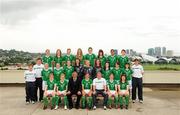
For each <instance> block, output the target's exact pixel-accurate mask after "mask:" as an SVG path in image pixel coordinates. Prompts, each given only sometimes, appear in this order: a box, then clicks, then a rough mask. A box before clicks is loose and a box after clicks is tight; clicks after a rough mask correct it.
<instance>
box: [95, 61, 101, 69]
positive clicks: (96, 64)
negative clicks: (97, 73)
mask: <svg viewBox="0 0 180 115" xmlns="http://www.w3.org/2000/svg"><path fill="white" fill-rule="evenodd" d="M98 60H99V65H100V67H101V61H100V59H96V60H95V67H98V66H97V61H98Z"/></svg>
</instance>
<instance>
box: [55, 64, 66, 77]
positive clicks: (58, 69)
mask: <svg viewBox="0 0 180 115" xmlns="http://www.w3.org/2000/svg"><path fill="white" fill-rule="evenodd" d="M63 72H64V70H63V67H61V66H60V63H57V64H56V68H55V69H54V79H55V81H59V80H60V77H59V76H60V75H61V74H62V73H63Z"/></svg>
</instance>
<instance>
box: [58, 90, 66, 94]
mask: <svg viewBox="0 0 180 115" xmlns="http://www.w3.org/2000/svg"><path fill="white" fill-rule="evenodd" d="M58 93H59V94H60V95H65V94H66V91H65V90H64V91H58Z"/></svg>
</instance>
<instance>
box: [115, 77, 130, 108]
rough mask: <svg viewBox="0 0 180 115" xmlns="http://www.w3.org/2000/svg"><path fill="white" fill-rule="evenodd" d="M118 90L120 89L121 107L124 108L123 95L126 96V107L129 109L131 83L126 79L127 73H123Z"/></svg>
mask: <svg viewBox="0 0 180 115" xmlns="http://www.w3.org/2000/svg"><path fill="white" fill-rule="evenodd" d="M118 90H119V102H120V108H121V109H123V104H124V103H123V102H124V100H123V97H125V106H126V109H128V105H129V85H128V82H127V81H126V75H121V78H120V81H119V85H118Z"/></svg>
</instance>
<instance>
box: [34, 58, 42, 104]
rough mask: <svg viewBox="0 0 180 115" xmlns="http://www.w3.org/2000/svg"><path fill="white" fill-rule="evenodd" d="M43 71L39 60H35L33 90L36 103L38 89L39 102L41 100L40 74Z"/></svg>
mask: <svg viewBox="0 0 180 115" xmlns="http://www.w3.org/2000/svg"><path fill="white" fill-rule="evenodd" d="M43 69H44V65H43V64H42V60H41V58H38V59H37V60H36V65H34V67H33V70H34V71H35V72H36V90H35V101H38V96H37V92H38V89H39V101H42V100H43V90H42V75H41V72H42V70H43Z"/></svg>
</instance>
